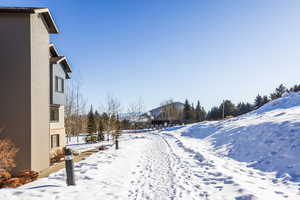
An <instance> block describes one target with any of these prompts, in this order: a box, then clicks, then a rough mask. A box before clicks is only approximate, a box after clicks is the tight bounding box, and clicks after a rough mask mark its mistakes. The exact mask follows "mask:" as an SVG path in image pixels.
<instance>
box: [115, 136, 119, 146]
mask: <svg viewBox="0 0 300 200" xmlns="http://www.w3.org/2000/svg"><path fill="white" fill-rule="evenodd" d="M116 149H119V140H118V137H116Z"/></svg>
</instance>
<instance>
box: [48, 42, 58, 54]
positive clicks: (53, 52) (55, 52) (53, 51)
mask: <svg viewBox="0 0 300 200" xmlns="http://www.w3.org/2000/svg"><path fill="white" fill-rule="evenodd" d="M49 50H50V54H51V56H52V57H57V56H59V54H58V51H57V49H56V47H55V46H54V44H53V43H51V44H50V45H49Z"/></svg>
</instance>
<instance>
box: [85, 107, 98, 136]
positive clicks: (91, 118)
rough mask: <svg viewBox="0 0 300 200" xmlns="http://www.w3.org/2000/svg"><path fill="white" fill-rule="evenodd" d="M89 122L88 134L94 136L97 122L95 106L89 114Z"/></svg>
mask: <svg viewBox="0 0 300 200" xmlns="http://www.w3.org/2000/svg"><path fill="white" fill-rule="evenodd" d="M87 118H88V122H87V132H88V133H89V134H93V133H95V132H96V122H95V116H94V112H93V106H92V105H91V109H90V111H89V113H88V116H87Z"/></svg>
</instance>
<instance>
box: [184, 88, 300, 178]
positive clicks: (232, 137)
mask: <svg viewBox="0 0 300 200" xmlns="http://www.w3.org/2000/svg"><path fill="white" fill-rule="evenodd" d="M182 136H189V137H194V138H199V139H203V140H207V141H209V142H210V143H211V144H212V147H213V148H214V149H215V150H216V151H217V152H218V153H219V154H220V155H222V156H229V157H231V158H233V159H235V160H238V161H242V162H247V163H248V166H250V167H254V168H256V169H260V170H262V171H268V172H276V174H277V176H278V177H285V178H288V179H290V180H292V181H300V92H298V93H287V94H284V95H283V96H282V97H281V98H279V99H276V100H274V101H271V102H269V103H267V104H265V105H264V106H262V107H261V108H259V109H257V110H255V111H253V112H250V113H248V114H245V115H242V116H239V117H236V118H232V119H229V120H224V121H219V122H202V123H199V124H196V125H191V126H190V127H189V128H188V129H186V130H185V131H184V132H183V133H182Z"/></svg>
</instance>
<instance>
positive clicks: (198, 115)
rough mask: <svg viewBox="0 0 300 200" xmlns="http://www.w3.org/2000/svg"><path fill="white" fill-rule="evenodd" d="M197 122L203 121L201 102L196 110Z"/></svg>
mask: <svg viewBox="0 0 300 200" xmlns="http://www.w3.org/2000/svg"><path fill="white" fill-rule="evenodd" d="M195 112H196V113H195V120H196V122H200V121H201V106H200V101H198V102H197V106H196V109H195Z"/></svg>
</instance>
